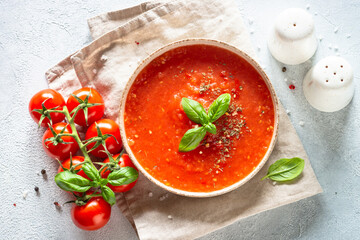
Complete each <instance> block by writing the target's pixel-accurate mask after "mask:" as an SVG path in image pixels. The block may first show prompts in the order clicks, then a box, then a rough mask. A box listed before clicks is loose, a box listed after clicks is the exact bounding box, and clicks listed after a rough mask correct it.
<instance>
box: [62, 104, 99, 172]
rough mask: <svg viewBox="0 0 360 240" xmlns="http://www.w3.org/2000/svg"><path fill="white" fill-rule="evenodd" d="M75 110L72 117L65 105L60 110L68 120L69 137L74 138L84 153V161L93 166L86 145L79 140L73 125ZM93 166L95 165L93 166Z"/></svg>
mask: <svg viewBox="0 0 360 240" xmlns="http://www.w3.org/2000/svg"><path fill="white" fill-rule="evenodd" d="M77 111H78V110H77ZM77 111H75V113H74V115H73V117H71V115H70V113H69V110H68V109H67V107H66V106H64V107H63V110H62V112H63V113H64V115H65V118H66V120H67V121H68V123H69V125H70V128H71V131H72V133H71V134H69V135H70V136H71V137H73V138H74V139H75V141H76V142H77V144H78V145H79V148H80V150H81V152H82V153H83V155H84V158H85V159H84V163H85V162H89V163H90V164H91V165H93V166H94V164H93V163H92V161H91V159H90V156H89V154H88V152H87V150H86V146H85V145H84V144H83V142H82V141H81V139H80V137H79V134H78V132H77V130H76V127H75V123H74V116H75V115H76V113H77ZM94 167H95V166H94Z"/></svg>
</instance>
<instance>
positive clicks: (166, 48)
mask: <svg viewBox="0 0 360 240" xmlns="http://www.w3.org/2000/svg"><path fill="white" fill-rule="evenodd" d="M189 45H210V46H216V47H219V48H223V49H224V50H228V51H231V52H233V53H235V54H236V55H238V56H240V57H241V58H243V59H245V60H246V61H247V62H248V63H250V64H251V65H252V66H253V67H254V68H255V69H256V70H257V72H258V73H259V74H260V75H261V76H262V78H263V80H264V81H265V83H266V85H267V87H268V89H269V91H270V93H271V98H272V101H273V105H274V111H275V112H274V118H275V119H274V131H273V135H272V139H271V142H270V145H269V148H268V150H267V152H266V154H265V155H264V157H263V159H262V160H261V162H260V163H259V164H258V166H257V167H256V168H255V169H254V170H253V171H252V172H251V173H250V174H249V175H248V176H246V177H245V178H243V179H241V180H240V181H238V182H236V183H234V184H233V185H230V186H228V187H226V188H223V189H220V190H216V191H213V192H189V191H184V190H179V189H176V188H172V187H170V186H166V185H165V184H164V183H162V182H160V181H158V180H157V179H155V178H154V177H153V176H151V175H150V174H149V173H148V172H147V171H146V170H145V169H144V168H143V167H142V166H141V165H140V163H139V162H138V161H137V159H136V157H135V156H134V154H133V152H132V151H131V148H130V146H129V144H128V141H127V137H126V131H125V126H124V112H125V104H126V99H127V96H128V93H129V90H130V88H131V86H132V84H133V83H134V81H135V79H136V78H137V76H138V74H139V73H140V72H141V71H142V70H143V69H144V68H145V67H146V66H147V65H148V64H149V63H150V62H151V61H153V60H154V59H155V58H157V57H159V56H160V55H162V54H164V53H165V52H167V51H170V50H173V49H175V48H178V47H183V46H189ZM278 126H279V104H278V99H277V97H276V95H275V91H274V88H273V86H272V85H271V82H270V80H269V78H268V76H267V75H266V74H265V72H264V71H263V69H262V68H261V67H260V65H259V64H258V63H257V62H256V61H255V60H254V59H253V58H251V57H250V56H249V55H247V54H246V53H244V52H243V51H241V50H239V49H237V48H236V47H234V46H231V45H229V44H227V43H224V42H221V41H217V40H210V39H186V40H181V41H177V42H173V43H170V44H168V45H166V46H164V47H162V48H160V49H158V50H157V51H155V52H153V53H152V54H150V55H149V56H148V57H147V58H146V59H144V60H143V61H142V62H141V63H140V65H139V66H138V67H137V69H136V70H135V72H134V73H133V74H132V76H131V77H130V79H129V81H128V82H127V84H126V87H125V90H124V93H123V96H122V99H121V106H120V133H121V138H122V141H123V144H124V148H125V150H126V152H127V153H128V155H129V156H130V158H131V160H132V161H133V163H134V164H135V166H136V167H137V168H138V169H139V171H140V172H141V173H142V174H143V175H144V176H145V177H147V178H148V179H149V180H150V181H152V182H153V183H155V184H156V185H157V186H159V187H161V188H163V189H165V190H167V191H169V192H172V193H175V194H178V195H182V196H186V197H197V198H203V197H214V196H219V195H222V194H225V193H228V192H230V191H233V190H234V189H236V188H238V187H240V186H242V185H244V184H245V183H246V182H248V181H249V180H250V179H251V178H253V177H254V176H255V175H256V173H257V172H259V170H260V169H261V168H262V167H263V166H264V164H265V163H266V161H267V160H268V158H269V156H270V154H271V152H272V150H273V148H274V145H275V142H276V139H277V134H278Z"/></svg>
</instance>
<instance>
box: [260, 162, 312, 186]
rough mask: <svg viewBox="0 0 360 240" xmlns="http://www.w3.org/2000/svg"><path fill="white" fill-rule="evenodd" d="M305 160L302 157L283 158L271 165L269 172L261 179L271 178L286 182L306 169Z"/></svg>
mask: <svg viewBox="0 0 360 240" xmlns="http://www.w3.org/2000/svg"><path fill="white" fill-rule="evenodd" d="M304 166H305V161H304V159H301V158H297V157H295V158H290V159H288V158H282V159H280V160H277V161H276V162H275V163H273V164H272V165H270V167H269V170H268V173H267V175H266V176H265V177H263V178H262V179H261V180H264V179H266V178H270V179H271V180H273V181H277V182H285V181H290V180H293V179H294V178H296V177H297V176H299V175H300V174H301V172H302V171H303V170H304Z"/></svg>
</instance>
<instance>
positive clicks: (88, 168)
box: [81, 163, 100, 181]
mask: <svg viewBox="0 0 360 240" xmlns="http://www.w3.org/2000/svg"><path fill="white" fill-rule="evenodd" d="M81 168H82V170H83V171H84V173H85V174H86V175H87V176H88V177H89V178H90V179H92V180H94V181H95V180H96V181H99V180H100V174H99V172H98V170H97V169H96V167H94V166H93V165H92V164H91V163H85V164H83V165H82V166H81Z"/></svg>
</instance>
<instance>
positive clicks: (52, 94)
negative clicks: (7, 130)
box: [29, 89, 65, 127]
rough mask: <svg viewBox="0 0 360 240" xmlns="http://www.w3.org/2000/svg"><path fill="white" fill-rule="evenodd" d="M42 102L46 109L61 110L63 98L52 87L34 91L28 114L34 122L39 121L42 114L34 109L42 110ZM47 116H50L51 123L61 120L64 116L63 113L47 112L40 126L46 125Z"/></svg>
mask: <svg viewBox="0 0 360 240" xmlns="http://www.w3.org/2000/svg"><path fill="white" fill-rule="evenodd" d="M43 103H44V107H45V108H46V109H52V108H56V109H55V110H62V109H63V106H65V100H64V98H63V96H62V95H61V94H60V93H58V92H57V91H55V90H52V89H44V90H41V91H40V92H38V93H36V94H35V95H34V96H33V97H32V98H31V99H30V102H29V112H30V116H31V118H32V119H33V120H34V121H35V122H36V123H39V121H40V119H41V116H42V114H41V113H39V112H37V111H34V110H40V111H42V110H43V106H42V104H43ZM49 116H50V118H51V122H52V124H55V123H58V122H61V121H63V120H64V118H65V115H64V114H62V113H50V114H47V117H45V118H44V119H43V120H42V122H41V126H42V127H47V126H48V124H49V123H50V120H49Z"/></svg>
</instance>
